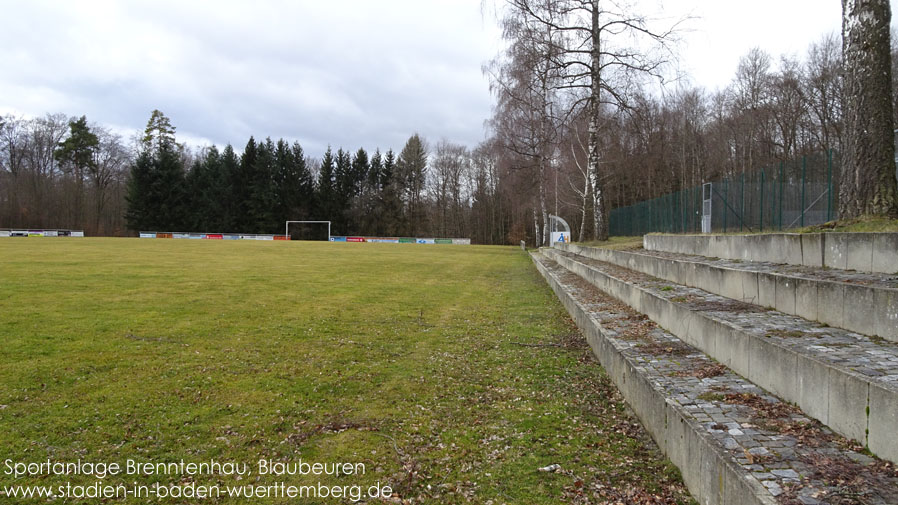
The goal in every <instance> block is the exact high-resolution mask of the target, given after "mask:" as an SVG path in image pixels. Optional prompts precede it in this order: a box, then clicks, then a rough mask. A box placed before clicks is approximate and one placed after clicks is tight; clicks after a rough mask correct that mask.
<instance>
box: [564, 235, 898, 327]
mask: <svg viewBox="0 0 898 505" xmlns="http://www.w3.org/2000/svg"><path fill="white" fill-rule="evenodd" d="M818 237H819V235H818ZM558 248H559V249H562V250H564V251H568V252H571V253H574V254H579V255H581V256H585V257H587V258H592V259H596V260H599V261H604V262H607V263H611V264H614V265H617V266H620V267H624V268H628V269H630V270H635V271H637V272H642V273H644V274H647V275H651V276H652V277H657V278H659V279H664V280H668V281H671V282H675V283H677V284H683V285H685V286H690V287H694V288H699V289H703V290H705V291H708V292H709V293H714V294H718V295H720V296H725V297H727V298H732V299H734V300H740V301H743V302H746V303H752V304H755V305H760V306H762V307H769V308H772V309H776V310H778V311H780V312H785V313H786V314H791V315H794V316H799V317H802V318H805V319H808V320H810V321H819V322H821V323H825V324H828V325H830V326H833V327H836V328H843V329H846V330H849V331H856V332H858V333H861V334H864V335H869V336H874V335H875V336H879V337H882V338H884V339H886V340H890V341H892V342H898V289H889V288H877V287H871V286H864V285H860V284H848V283H844V282H837V281H827V280H813V279H806V278H801V277H795V276H791V275H785V274H779V273H770V272H754V271H750V270H740V269H738V268H728V267H720V266H715V265H708V264H706V263H702V262H695V261H686V260H672V259H667V258H658V257H656V256H651V255H648V254H641V253H638V252H630V251H614V250H610V249H600V248H596V247H584V246H579V245H577V244H563V245H560V246H558Z"/></svg>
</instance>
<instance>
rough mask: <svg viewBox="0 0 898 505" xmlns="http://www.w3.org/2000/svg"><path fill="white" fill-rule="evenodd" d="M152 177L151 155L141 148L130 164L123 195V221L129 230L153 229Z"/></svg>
mask: <svg viewBox="0 0 898 505" xmlns="http://www.w3.org/2000/svg"><path fill="white" fill-rule="evenodd" d="M153 179H154V176H153V157H152V156H151V155H150V152H149V151H146V150H142V151H140V153H138V155H137V159H136V160H135V161H134V164H133V165H132V166H131V171H130V176H129V178H128V188H127V194H126V195H125V202H126V203H127V210H125V222H126V223H127V226H128V229H130V230H134V231H155V226H156V225H155V217H154V216H153V215H152V214H153V212H154V204H153V202H152V195H151V194H150V192H151V190H152V187H153ZM159 231H164V230H159Z"/></svg>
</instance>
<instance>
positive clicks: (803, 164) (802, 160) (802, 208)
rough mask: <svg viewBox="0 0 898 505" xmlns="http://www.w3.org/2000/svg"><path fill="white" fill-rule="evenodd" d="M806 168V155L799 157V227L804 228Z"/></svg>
mask: <svg viewBox="0 0 898 505" xmlns="http://www.w3.org/2000/svg"><path fill="white" fill-rule="evenodd" d="M807 169H808V157H807V155H805V156H802V157H801V227H802V228H804V185H805V175H806V174H807Z"/></svg>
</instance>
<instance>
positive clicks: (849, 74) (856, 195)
mask: <svg viewBox="0 0 898 505" xmlns="http://www.w3.org/2000/svg"><path fill="white" fill-rule="evenodd" d="M891 19H892V11H891V9H890V7H889V2H888V0H842V59H843V62H844V63H843V64H844V69H845V73H844V78H845V108H844V118H845V134H844V152H843V154H842V162H843V169H842V185H841V194H840V198H839V218H840V219H847V218H853V217H857V216H861V215H864V214H873V215H890V216H893V217H898V182H896V179H895V144H894V137H893V135H894V134H893V131H892V65H891V54H890V53H891V51H890V46H889V24H890V23H891Z"/></svg>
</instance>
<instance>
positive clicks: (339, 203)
mask: <svg viewBox="0 0 898 505" xmlns="http://www.w3.org/2000/svg"><path fill="white" fill-rule="evenodd" d="M334 163H335V175H336V182H337V184H336V193H335V194H334V202H333V205H334V211H335V213H334V217H333V218H331V219H332V220H334V221H336V223H335V224H336V226H337V228H338V229H340V230H344V233H346V234H354V233H355V230H354V229H350V224H349V219H348V217H349V212H348V211H349V203H350V201H351V199H352V196H353V187H354V184H353V176H352V158H351V157H350V156H349V153H348V152H346V151H344V150H343V148H339V149H337V156H336V158H335V160H334Z"/></svg>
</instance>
